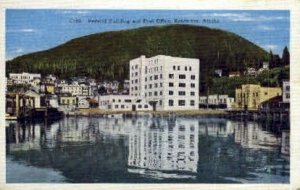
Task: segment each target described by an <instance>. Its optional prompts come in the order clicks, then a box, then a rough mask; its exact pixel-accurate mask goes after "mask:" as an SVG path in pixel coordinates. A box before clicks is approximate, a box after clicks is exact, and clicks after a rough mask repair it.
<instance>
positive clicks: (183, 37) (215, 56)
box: [6, 25, 268, 91]
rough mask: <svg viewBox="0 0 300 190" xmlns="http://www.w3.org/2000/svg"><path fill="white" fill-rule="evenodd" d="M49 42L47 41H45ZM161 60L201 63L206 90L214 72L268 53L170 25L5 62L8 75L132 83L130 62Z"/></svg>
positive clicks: (204, 30)
mask: <svg viewBox="0 0 300 190" xmlns="http://www.w3.org/2000/svg"><path fill="white" fill-rule="evenodd" d="M45 40H46V39H45ZM157 54H163V55H170V56H178V57H188V58H199V59H200V72H201V74H200V76H201V83H202V84H204V85H202V86H203V87H204V88H203V89H201V90H202V91H203V90H205V89H206V86H207V85H208V84H209V82H210V79H211V77H212V76H213V73H214V70H215V69H220V68H222V69H223V72H225V73H228V72H229V71H236V70H240V71H243V70H244V69H245V67H248V66H254V67H258V66H259V64H260V62H261V61H263V60H266V58H267V57H268V53H267V52H266V51H265V50H263V49H262V48H260V47H258V46H257V45H255V44H254V43H252V42H250V41H248V40H246V39H245V38H243V37H241V36H238V35H236V34H234V33H231V32H227V31H223V30H219V29H213V28H208V27H203V26H193V25H166V26H152V27H142V28H137V29H130V30H122V31H112V32H104V33H97V34H92V35H88V36H83V37H79V38H76V39H72V40H70V41H68V42H66V43H64V44H61V45H59V46H57V47H54V48H52V49H48V50H45V51H40V52H35V53H30V54H26V55H23V56H19V57H16V58H15V59H13V60H10V61H7V62H6V64H7V73H10V72H23V71H25V72H37V73H41V74H42V75H44V74H48V73H53V74H55V75H57V76H59V77H62V78H66V77H71V76H82V75H85V76H90V77H93V78H96V79H99V80H111V79H114V80H123V79H126V78H129V76H128V75H129V74H128V73H129V66H128V65H129V60H131V59H133V58H136V57H139V56H140V55H146V56H147V57H150V56H154V55H157Z"/></svg>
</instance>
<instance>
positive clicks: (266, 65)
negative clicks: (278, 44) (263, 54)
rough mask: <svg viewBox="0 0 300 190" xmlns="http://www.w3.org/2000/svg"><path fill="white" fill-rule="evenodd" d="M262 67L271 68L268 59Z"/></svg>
mask: <svg viewBox="0 0 300 190" xmlns="http://www.w3.org/2000/svg"><path fill="white" fill-rule="evenodd" d="M262 68H263V69H269V62H267V61H265V62H263V66H262Z"/></svg>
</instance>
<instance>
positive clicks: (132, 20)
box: [5, 9, 290, 60]
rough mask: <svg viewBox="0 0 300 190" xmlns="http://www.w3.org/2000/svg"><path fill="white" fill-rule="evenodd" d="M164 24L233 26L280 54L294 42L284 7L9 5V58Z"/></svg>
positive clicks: (226, 27) (7, 43)
mask: <svg viewBox="0 0 300 190" xmlns="http://www.w3.org/2000/svg"><path fill="white" fill-rule="evenodd" d="M178 21H180V22H178ZM165 24H193V25H202V26H208V27H210V28H218V29H222V30H226V31H230V32H233V33H236V34H238V35H239V36H242V37H244V38H246V39H248V40H249V41H251V42H253V43H255V44H257V45H259V46H260V47H262V48H264V49H265V50H267V51H270V50H272V52H273V53H275V54H279V55H280V56H281V55H282V50H283V48H284V47H285V46H287V47H288V48H289V43H290V42H289V40H290V13H289V11H284V10H259V11H252V10H251V11H247V10H180V11H178V10H78V9H71V10H64V9H7V10H6V50H5V51H6V60H10V59H12V58H14V57H17V56H20V55H23V54H27V53H31V52H36V51H42V50H47V49H49V48H53V47H55V46H58V45H60V44H62V43H65V42H67V41H69V40H71V39H73V38H76V37H80V36H85V35H89V34H93V33H99V32H106V31H116V30H126V29H132V28H139V27H144V26H153V25H165Z"/></svg>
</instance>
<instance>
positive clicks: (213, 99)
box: [199, 94, 234, 109]
mask: <svg viewBox="0 0 300 190" xmlns="http://www.w3.org/2000/svg"><path fill="white" fill-rule="evenodd" d="M233 103H234V98H232V97H229V96H228V95H226V94H213V95H209V96H199V108H221V109H231V108H232V104H233Z"/></svg>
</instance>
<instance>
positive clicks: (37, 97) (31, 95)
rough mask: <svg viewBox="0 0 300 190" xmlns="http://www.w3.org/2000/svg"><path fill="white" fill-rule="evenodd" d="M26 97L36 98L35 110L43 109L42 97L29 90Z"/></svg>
mask: <svg viewBox="0 0 300 190" xmlns="http://www.w3.org/2000/svg"><path fill="white" fill-rule="evenodd" d="M25 95H26V96H29V97H33V98H34V108H40V107H41V95H40V94H38V93H36V92H34V91H32V90H28V91H27V92H26V93H25Z"/></svg>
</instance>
